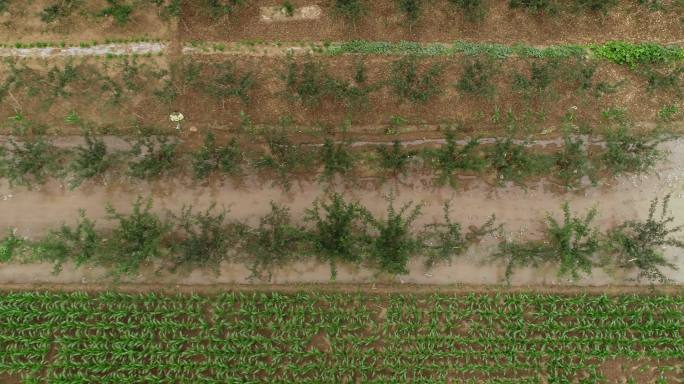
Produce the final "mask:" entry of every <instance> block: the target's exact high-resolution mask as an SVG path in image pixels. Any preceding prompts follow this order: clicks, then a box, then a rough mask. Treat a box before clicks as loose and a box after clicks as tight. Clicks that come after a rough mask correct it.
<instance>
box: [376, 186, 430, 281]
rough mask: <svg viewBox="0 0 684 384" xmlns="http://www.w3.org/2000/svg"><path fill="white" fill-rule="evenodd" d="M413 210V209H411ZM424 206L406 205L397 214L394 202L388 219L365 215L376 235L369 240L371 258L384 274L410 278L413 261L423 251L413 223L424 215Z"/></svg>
mask: <svg viewBox="0 0 684 384" xmlns="http://www.w3.org/2000/svg"><path fill="white" fill-rule="evenodd" d="M412 207H413V208H412ZM421 209H422V204H418V205H415V206H413V203H412V202H409V203H407V204H404V205H403V206H402V207H401V208H399V209H398V210H397V209H396V208H395V207H394V199H393V198H390V199H389V204H388V207H387V215H386V217H385V218H382V219H379V218H375V217H373V216H372V215H370V214H366V215H365V220H366V222H367V223H368V225H369V226H370V228H371V229H372V231H373V232H374V233H373V234H372V235H371V237H370V246H369V258H370V260H371V261H372V262H374V263H376V264H377V265H378V267H379V269H380V270H381V271H383V272H387V273H392V274H407V273H408V269H407V268H406V266H407V264H408V262H409V260H410V259H411V257H413V256H415V255H417V254H418V253H419V252H420V251H421V250H422V249H423V244H422V242H421V239H420V238H418V237H417V236H416V235H414V233H413V230H412V227H413V223H414V222H415V221H416V219H418V217H420V215H421Z"/></svg>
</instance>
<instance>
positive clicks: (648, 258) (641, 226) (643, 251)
mask: <svg viewBox="0 0 684 384" xmlns="http://www.w3.org/2000/svg"><path fill="white" fill-rule="evenodd" d="M669 202H670V195H667V196H665V198H664V199H663V201H662V208H661V211H660V215H659V216H657V215H656V210H657V209H658V203H659V201H658V199H657V198H656V199H654V200H653V201H651V206H650V208H649V210H648V218H647V219H646V220H645V221H637V220H630V221H627V222H625V223H623V224H622V225H620V226H619V227H617V228H614V229H613V230H611V231H610V232H609V233H608V248H609V250H610V252H611V254H612V257H613V258H614V259H615V262H616V264H617V266H619V267H620V268H625V269H636V270H638V271H639V273H638V275H637V279H638V280H641V279H646V280H649V281H651V282H655V281H657V282H661V283H666V282H668V281H669V280H668V278H667V277H666V276H665V274H664V273H663V272H662V271H661V268H671V269H675V270H676V269H677V266H676V265H674V264H673V263H671V262H669V261H668V260H667V258H666V257H665V255H664V253H663V251H662V250H663V248H664V247H672V248H678V249H684V241H682V240H679V239H677V238H675V237H673V236H672V235H674V234H677V233H679V232H680V231H681V230H682V228H684V226H682V225H680V226H672V223H673V222H674V220H675V218H674V216H672V213H671V212H670V211H669V210H668V205H669Z"/></svg>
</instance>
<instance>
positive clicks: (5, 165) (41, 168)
mask: <svg viewBox="0 0 684 384" xmlns="http://www.w3.org/2000/svg"><path fill="white" fill-rule="evenodd" d="M9 144H10V147H11V149H10V150H9V151H7V153H5V154H4V156H0V175H2V176H3V177H5V178H7V179H8V180H9V182H10V185H12V186H16V185H19V186H27V187H29V188H30V187H31V186H33V185H34V184H42V183H44V182H45V180H46V179H47V177H48V176H50V175H51V174H54V173H56V172H57V171H58V170H59V169H60V159H61V153H60V151H59V150H58V149H57V148H56V147H55V146H54V145H52V143H51V142H50V141H49V140H48V139H46V138H44V137H42V136H38V137H35V138H32V139H29V140H26V141H24V142H21V143H17V142H15V141H14V140H10V142H9ZM3 153H4V151H3Z"/></svg>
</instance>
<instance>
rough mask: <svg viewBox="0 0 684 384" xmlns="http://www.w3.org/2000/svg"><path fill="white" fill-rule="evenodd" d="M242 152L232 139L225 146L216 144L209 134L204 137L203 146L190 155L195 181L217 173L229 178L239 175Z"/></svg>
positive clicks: (213, 137)
mask: <svg viewBox="0 0 684 384" xmlns="http://www.w3.org/2000/svg"><path fill="white" fill-rule="evenodd" d="M242 158H243V155H242V151H241V150H240V147H239V146H238V143H237V140H235V139H232V140H231V141H230V142H228V143H227V144H225V145H223V146H220V145H217V144H216V137H215V136H214V134H213V133H211V132H209V133H207V135H206V136H205V137H204V144H203V145H202V147H201V148H200V149H199V151H197V152H195V153H193V154H192V174H193V177H194V178H195V179H196V180H199V179H206V178H207V177H208V176H209V175H210V174H212V173H215V172H218V173H221V174H227V175H231V176H236V175H239V174H240V173H241V171H242V169H241V165H240V164H241V162H242Z"/></svg>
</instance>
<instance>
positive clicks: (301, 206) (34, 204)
mask: <svg viewBox="0 0 684 384" xmlns="http://www.w3.org/2000/svg"><path fill="white" fill-rule="evenodd" d="M665 147H666V149H668V150H670V151H671V152H672V154H671V156H670V157H669V162H667V163H664V164H661V165H659V166H658V167H657V169H656V170H655V171H654V172H653V173H651V174H648V175H641V176H630V177H623V178H619V179H616V180H613V181H612V182H611V184H612V185H611V186H603V187H600V188H589V189H587V190H586V191H584V192H583V193H579V194H563V195H559V194H557V193H555V192H553V191H552V190H550V188H549V186H548V185H537V186H530V187H529V188H528V190H527V191H526V190H524V189H522V188H519V187H515V186H510V187H506V188H500V189H492V188H491V187H489V186H487V185H485V184H484V183H474V184H473V185H471V186H470V187H469V188H468V189H467V190H463V191H454V190H453V189H450V188H434V187H432V186H430V184H429V181H428V180H420V179H416V180H406V181H405V182H404V183H399V184H397V183H386V184H385V185H384V186H383V187H382V188H380V189H379V190H376V189H374V188H373V187H371V188H364V187H363V184H362V183H361V186H360V187H353V188H348V189H344V188H338V189H339V190H340V191H341V192H343V193H345V195H346V196H347V197H348V198H352V199H358V200H359V201H360V202H361V203H362V204H364V205H365V206H366V207H368V208H369V209H370V210H371V211H372V212H373V213H375V214H382V213H383V212H384V209H385V207H386V201H385V198H386V196H387V195H388V194H390V193H392V192H393V191H394V192H395V193H396V196H397V198H396V200H397V204H402V203H405V202H408V201H416V202H418V201H421V202H423V203H424V204H425V207H424V209H423V212H424V214H423V216H422V218H421V219H420V223H419V224H423V223H430V222H433V221H440V220H441V217H442V204H443V203H444V202H445V201H447V200H452V206H453V215H454V218H456V219H457V221H458V222H460V223H461V224H463V225H464V228H467V227H468V226H469V225H471V224H474V225H477V224H481V223H483V222H484V221H486V220H487V218H488V217H489V216H490V215H491V214H495V215H496V217H497V219H498V221H499V222H501V223H505V229H506V231H507V235H506V236H508V237H510V238H518V237H520V238H530V237H534V236H537V235H538V233H539V230H540V229H541V228H542V220H543V218H544V216H545V215H546V213H547V212H551V213H553V214H555V215H558V214H559V210H560V209H559V207H560V205H561V204H562V203H563V202H564V201H568V202H570V204H571V207H572V209H573V211H574V212H583V211H585V210H587V209H590V208H591V207H594V206H596V207H597V208H598V209H599V217H598V220H597V223H599V224H600V225H601V226H602V227H604V228H605V227H608V226H611V225H614V224H616V223H618V222H621V221H622V220H624V219H632V218H644V217H645V216H646V215H647V212H648V206H649V203H650V201H651V199H653V198H654V197H656V196H658V197H662V196H664V195H665V194H667V193H672V194H673V196H672V202H671V209H672V210H673V212H674V214H675V217H677V218H679V219H680V220H679V221H680V222H681V218H684V167H683V166H682V164H684V141H683V140H679V141H676V142H670V143H668V144H666V145H665ZM324 193H325V187H324V186H323V185H320V184H312V183H304V184H301V185H295V186H294V187H293V190H292V192H291V193H283V191H282V190H281V189H279V188H277V187H271V186H270V185H269V184H263V185H261V184H259V183H258V182H257V181H256V180H251V181H247V184H246V185H245V186H241V187H240V188H236V187H235V186H233V185H229V184H228V185H223V186H220V185H214V186H195V185H192V184H190V183H188V182H185V181H182V180H168V181H164V182H161V183H157V184H149V183H144V182H140V183H132V184H131V183H126V184H124V185H121V184H116V183H112V184H110V185H107V186H101V185H99V186H89V187H82V188H80V189H77V190H75V191H69V190H67V189H65V188H64V187H63V186H60V185H58V184H57V183H52V184H49V185H46V186H43V187H41V188H40V189H35V190H32V191H29V190H25V189H12V188H9V187H8V186H7V185H4V184H3V185H2V186H1V187H0V228H4V227H16V228H17V231H18V233H19V234H21V235H22V236H27V237H29V238H37V237H40V236H42V235H44V234H45V233H46V231H48V230H49V229H51V228H54V227H55V226H57V225H59V224H60V223H62V222H67V223H72V222H74V221H75V220H76V218H77V215H78V209H79V208H83V209H86V211H87V213H88V216H89V217H92V218H96V219H97V220H98V224H99V225H101V226H106V225H108V223H107V222H106V221H105V220H104V217H105V211H104V207H105V204H107V203H111V204H112V205H113V206H114V207H116V208H117V209H120V210H124V211H126V210H128V209H130V206H131V202H132V201H134V200H135V199H136V197H137V196H148V195H151V196H153V198H154V201H155V209H156V210H158V211H160V212H161V211H165V210H166V209H170V210H173V211H177V210H178V209H180V207H182V206H183V205H193V206H195V207H196V208H198V209H203V208H206V207H208V206H209V205H210V204H212V203H216V204H217V205H218V206H224V207H227V208H230V210H231V214H230V217H232V218H235V219H239V220H245V221H247V222H250V223H252V224H255V223H256V221H257V220H258V218H259V217H261V216H262V215H264V214H265V213H267V211H268V204H267V202H269V201H276V202H279V203H282V204H285V205H287V206H289V207H290V208H291V209H292V213H293V216H294V217H295V218H298V219H299V218H301V216H302V214H303V211H304V210H305V209H306V208H308V207H309V206H310V205H311V203H312V201H313V200H314V199H316V198H318V197H321V196H323V195H324ZM28 212H33V213H34V214H27V213H28ZM496 242H497V240H496V239H488V240H485V241H483V242H482V243H481V244H480V245H478V246H476V247H474V248H472V249H471V251H470V252H469V253H468V254H467V255H465V256H464V257H462V258H459V259H458V260H455V261H454V263H453V264H452V265H440V266H438V267H436V268H434V269H433V270H431V271H426V270H425V268H424V267H423V265H422V261H420V260H414V261H413V262H412V263H411V265H410V274H409V275H407V276H402V277H394V276H389V277H388V276H376V275H375V274H374V272H372V271H370V270H368V269H365V268H359V269H350V268H346V267H342V268H340V270H339V272H338V281H339V282H347V283H355V282H375V281H394V282H402V281H403V282H407V283H416V284H456V283H463V284H496V283H500V282H501V281H502V279H503V276H504V275H503V274H504V268H503V266H500V265H491V264H486V265H483V260H485V259H486V257H487V256H488V255H490V254H491V253H492V251H493V250H494V249H495V245H496ZM667 253H668V256H669V257H671V258H672V260H673V261H674V262H675V263H676V264H677V265H679V266H680V271H678V272H677V271H672V272H671V273H669V276H670V277H671V278H673V279H674V280H675V281H677V282H682V281H684V257H682V255H679V254H676V253H674V252H672V251H668V252H667ZM51 271H52V268H51V266H49V265H41V264H38V265H35V264H33V265H4V266H3V267H2V268H0V283H41V282H56V283H74V282H82V281H87V282H93V281H106V279H104V280H103V277H102V275H103V274H104V271H102V270H99V269H89V268H83V269H74V268H73V267H72V266H69V265H67V266H66V267H65V269H64V271H63V272H62V273H61V274H60V275H57V276H53V275H51ZM249 275H250V272H249V270H248V269H247V268H246V266H244V265H242V264H240V265H237V264H229V263H226V264H224V265H222V267H221V271H220V273H219V274H218V275H216V274H213V273H212V272H210V271H202V270H195V271H193V272H192V273H189V274H177V275H171V274H169V273H168V272H160V273H155V270H154V269H152V268H150V269H148V270H146V271H143V273H142V274H141V276H139V277H138V278H136V279H133V281H134V282H138V283H143V282H144V283H165V284H191V285H192V284H217V283H246V282H248V277H249ZM624 277H628V276H617V277H611V276H610V275H609V274H608V273H604V272H603V271H600V270H596V271H595V273H594V275H593V276H590V277H588V278H585V279H583V280H581V281H579V282H578V284H581V285H601V284H610V283H619V282H621V281H622V279H623V278H624ZM327 281H329V270H328V266H327V265H324V264H319V263H315V262H305V263H299V264H295V265H291V266H289V267H287V268H284V269H282V270H279V271H277V272H275V273H274V275H273V277H272V282H274V283H298V282H327ZM558 283H567V282H562V281H558V279H557V278H556V276H555V271H554V270H553V269H550V268H540V269H526V270H521V271H519V272H518V273H516V274H515V276H514V279H513V284H515V285H528V284H558Z"/></svg>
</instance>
